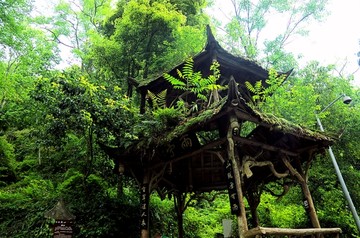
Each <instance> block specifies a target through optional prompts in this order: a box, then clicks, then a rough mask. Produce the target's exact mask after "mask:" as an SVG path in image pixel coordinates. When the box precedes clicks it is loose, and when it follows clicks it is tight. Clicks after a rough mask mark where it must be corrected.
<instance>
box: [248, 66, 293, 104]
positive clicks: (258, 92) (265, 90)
mask: <svg viewBox="0 0 360 238" xmlns="http://www.w3.org/2000/svg"><path fill="white" fill-rule="evenodd" d="M285 77H286V75H278V73H277V72H276V70H275V69H273V68H272V69H270V70H269V78H268V79H266V80H265V83H266V85H263V82H262V81H261V80H260V81H257V82H255V84H254V85H252V84H251V83H249V82H248V81H246V82H245V86H246V88H247V89H248V90H249V91H250V92H251V93H252V94H253V96H252V99H253V101H254V102H255V104H256V105H258V106H259V107H260V106H261V105H260V103H261V102H264V101H265V100H267V99H268V98H269V97H270V96H271V95H273V94H274V92H275V91H276V90H278V89H279V87H280V86H281V84H282V83H283V82H284V80H285Z"/></svg>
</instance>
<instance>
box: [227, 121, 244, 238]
mask: <svg viewBox="0 0 360 238" xmlns="http://www.w3.org/2000/svg"><path fill="white" fill-rule="evenodd" d="M239 131H240V126H239V122H238V121H237V118H236V117H235V115H231V116H230V118H229V128H228V132H227V141H228V148H227V152H228V157H229V160H231V162H232V166H233V172H234V178H235V186H236V192H237V196H238V199H239V204H238V205H239V207H240V214H239V215H237V222H238V226H239V237H240V238H243V237H244V232H245V231H247V230H248V225H247V219H246V212H245V204H244V197H243V192H242V186H241V174H240V169H239V166H238V161H239V156H238V154H237V150H236V149H235V144H234V140H233V136H234V135H235V136H236V135H238V133H239Z"/></svg>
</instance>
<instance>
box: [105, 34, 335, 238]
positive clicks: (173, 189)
mask: <svg viewBox="0 0 360 238" xmlns="http://www.w3.org/2000/svg"><path fill="white" fill-rule="evenodd" d="M193 60H194V71H201V73H202V75H203V76H204V77H206V76H208V75H210V74H211V73H212V72H211V71H210V70H209V69H210V65H211V64H212V62H214V61H217V62H218V63H219V65H220V72H221V77H220V79H219V80H218V82H217V83H218V84H221V85H228V88H227V91H225V92H222V93H220V100H219V101H217V102H213V103H212V104H211V105H210V106H208V107H205V108H203V109H202V110H200V111H198V112H196V113H193V114H189V115H188V116H187V117H186V119H185V120H183V121H180V122H178V123H176V124H175V125H173V126H172V127H171V128H170V129H169V130H166V131H164V132H163V133H162V134H161V136H157V137H156V138H140V139H139V140H138V141H135V142H134V143H133V144H132V145H131V146H129V147H128V148H127V149H126V150H124V149H121V148H111V147H107V146H103V148H104V150H105V151H106V152H107V153H108V154H109V155H110V156H111V157H112V158H113V159H114V160H115V164H116V166H117V168H116V169H117V170H118V171H121V173H124V174H125V175H128V176H132V177H133V178H135V179H136V180H137V181H138V182H139V184H141V202H142V204H141V208H140V210H141V238H148V237H149V209H148V206H149V196H150V194H151V192H152V191H153V190H157V191H158V192H159V194H160V195H166V194H172V195H174V197H175V198H176V201H177V204H178V207H177V210H178V211H177V212H178V219H179V221H178V222H180V223H182V218H181V217H182V216H181V215H182V212H183V210H182V209H183V207H182V206H181V204H184V197H183V196H182V194H184V193H186V192H199V193H201V192H208V191H213V190H228V192H229V199H230V204H231V213H232V214H234V215H236V216H237V221H238V227H239V237H254V236H258V235H260V236H261V235H265V234H270V235H284V236H285V235H287V236H290V235H297V236H306V235H319V234H320V235H323V234H328V233H329V234H335V235H338V234H339V233H340V232H341V230H340V229H339V228H320V223H319V220H318V217H317V214H316V211H315V207H314V203H313V200H312V197H311V194H310V191H309V188H308V186H307V176H308V174H307V171H308V169H309V165H310V163H311V161H312V160H313V159H314V158H315V156H316V155H317V154H319V153H323V152H324V151H325V149H326V148H327V147H328V146H329V145H330V144H332V143H333V140H332V139H331V138H330V137H328V136H326V135H324V134H322V133H319V132H314V131H311V130H309V129H306V128H303V127H301V126H298V125H294V124H292V123H290V122H288V121H286V120H284V119H280V118H276V117H274V116H272V115H268V114H264V113H261V112H259V111H258V110H256V109H255V108H254V107H253V106H251V104H250V103H249V102H250V101H251V96H252V95H251V92H249V91H248V90H247V89H246V87H245V85H244V83H245V82H246V81H249V82H250V83H252V84H254V83H255V82H256V81H258V80H262V81H265V79H267V78H268V71H267V70H265V69H263V68H262V67H260V66H259V65H257V64H256V63H254V62H251V61H249V60H246V59H244V58H241V57H237V56H234V55H231V54H230V53H228V52H227V51H225V50H224V49H223V48H222V47H221V46H220V45H219V43H218V42H217V41H216V40H215V38H214V36H213V35H212V33H211V30H210V28H209V27H208V29H207V43H206V46H205V48H204V50H203V51H202V52H200V53H199V54H198V55H196V56H194V57H193ZM183 66H184V63H183V64H180V65H178V66H177V67H175V68H174V69H172V70H171V71H170V72H169V74H170V75H174V76H176V71H177V69H180V70H181V69H182V67H183ZM290 72H291V71H290ZM290 72H287V73H284V75H285V78H286V77H287V76H289V74H290ZM280 75H282V74H281V73H280ZM137 89H138V91H139V92H140V94H141V112H143V113H144V112H145V105H146V95H147V92H148V90H149V91H151V92H154V93H159V92H161V91H163V90H164V89H167V95H166V104H168V105H170V104H171V103H172V102H173V101H176V100H179V96H180V95H181V93H183V92H180V91H179V90H177V89H175V88H174V87H173V86H172V85H171V84H170V83H169V82H168V81H166V80H165V79H164V77H163V76H160V77H158V78H155V79H153V80H151V81H148V82H147V83H145V84H140V85H138V88H137ZM188 100H189V101H188V103H193V102H194V101H195V100H196V98H195V97H189V98H188ZM145 142H146V143H145ZM287 180H292V181H296V183H298V184H300V186H301V188H302V191H303V194H304V197H305V200H304V203H305V204H306V208H307V211H308V214H309V217H310V220H311V223H312V226H313V228H309V229H278V228H263V227H259V219H258V216H257V213H256V209H257V206H258V204H259V202H260V194H261V191H260V188H261V186H262V185H264V184H267V183H269V182H272V181H287ZM284 185H285V184H284ZM244 198H246V199H247V201H248V204H249V206H250V212H251V214H252V222H251V227H255V228H253V229H249V228H248V227H249V224H248V221H247V217H246V207H245V204H244ZM179 232H181V231H179ZM180 236H182V234H181V235H180Z"/></svg>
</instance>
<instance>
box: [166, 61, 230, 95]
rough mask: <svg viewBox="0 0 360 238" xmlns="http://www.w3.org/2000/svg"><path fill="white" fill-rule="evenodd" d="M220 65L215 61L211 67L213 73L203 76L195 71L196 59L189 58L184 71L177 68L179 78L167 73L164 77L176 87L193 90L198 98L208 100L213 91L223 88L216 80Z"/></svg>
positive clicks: (218, 76)
mask: <svg viewBox="0 0 360 238" xmlns="http://www.w3.org/2000/svg"><path fill="white" fill-rule="evenodd" d="M219 67H220V65H219V63H218V62H216V61H215V62H214V63H213V64H212V65H211V67H210V70H211V71H212V72H213V74H212V75H210V76H209V77H206V78H203V77H202V75H201V72H200V71H198V72H194V69H193V68H194V61H193V59H192V58H189V59H187V60H186V61H185V63H184V66H183V68H182V71H180V70H179V69H177V75H178V78H177V77H174V76H172V75H170V74H167V73H165V74H164V78H165V79H166V80H167V81H168V82H170V83H171V85H172V86H173V87H174V88H175V89H180V90H183V91H187V92H192V93H194V94H195V95H196V97H197V98H198V99H202V100H204V101H205V102H207V101H209V99H208V95H209V93H210V92H211V91H213V90H219V89H222V88H223V86H221V85H218V84H216V81H217V80H218V79H219V78H220V70H219Z"/></svg>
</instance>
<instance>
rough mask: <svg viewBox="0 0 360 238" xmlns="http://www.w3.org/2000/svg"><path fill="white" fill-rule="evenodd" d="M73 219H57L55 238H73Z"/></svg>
mask: <svg viewBox="0 0 360 238" xmlns="http://www.w3.org/2000/svg"><path fill="white" fill-rule="evenodd" d="M72 225H73V222H72V221H61V220H57V221H55V225H54V228H53V229H54V236H53V237H54V238H72V237H73V228H72Z"/></svg>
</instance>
